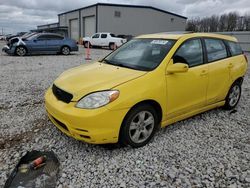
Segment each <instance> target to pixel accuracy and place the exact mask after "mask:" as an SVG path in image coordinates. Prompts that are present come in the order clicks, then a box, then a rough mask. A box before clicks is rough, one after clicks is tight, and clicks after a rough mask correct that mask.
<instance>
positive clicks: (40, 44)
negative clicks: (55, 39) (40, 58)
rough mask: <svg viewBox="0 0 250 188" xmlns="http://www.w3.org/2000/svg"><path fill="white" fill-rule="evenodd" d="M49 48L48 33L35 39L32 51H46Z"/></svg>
mask: <svg viewBox="0 0 250 188" xmlns="http://www.w3.org/2000/svg"><path fill="white" fill-rule="evenodd" d="M46 50H47V35H40V36H38V37H37V38H36V39H34V40H33V44H32V52H44V51H46Z"/></svg>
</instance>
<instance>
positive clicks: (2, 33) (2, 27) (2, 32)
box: [2, 27, 3, 35]
mask: <svg viewBox="0 0 250 188" xmlns="http://www.w3.org/2000/svg"><path fill="white" fill-rule="evenodd" d="M2 35H3V27H2Z"/></svg>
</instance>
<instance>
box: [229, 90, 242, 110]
mask: <svg viewBox="0 0 250 188" xmlns="http://www.w3.org/2000/svg"><path fill="white" fill-rule="evenodd" d="M239 98H240V86H238V85H235V86H234V87H233V88H232V91H231V93H230V94H229V104H230V106H235V105H236V104H237V102H238V100H239Z"/></svg>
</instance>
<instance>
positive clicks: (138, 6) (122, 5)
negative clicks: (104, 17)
mask: <svg viewBox="0 0 250 188" xmlns="http://www.w3.org/2000/svg"><path fill="white" fill-rule="evenodd" d="M95 6H115V7H129V8H148V9H152V10H156V11H159V12H163V13H166V14H171V15H173V16H177V17H180V18H183V19H188V18H187V17H185V16H182V15H179V14H176V13H173V12H169V11H166V10H162V9H159V8H156V7H152V6H146V5H127V4H112V3H96V4H93V5H89V6H86V7H82V8H78V9H74V10H70V11H67V12H63V13H60V14H58V16H61V15H63V14H67V13H71V12H75V11H80V10H84V9H87V8H91V7H95Z"/></svg>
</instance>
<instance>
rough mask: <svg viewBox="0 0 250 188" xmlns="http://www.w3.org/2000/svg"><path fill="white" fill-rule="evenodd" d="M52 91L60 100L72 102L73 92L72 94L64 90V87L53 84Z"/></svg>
mask: <svg viewBox="0 0 250 188" xmlns="http://www.w3.org/2000/svg"><path fill="white" fill-rule="evenodd" d="M52 91H53V94H54V95H55V97H56V98H57V99H58V100H60V101H63V102H65V103H70V101H71V99H72V98H73V95H72V94H70V93H68V92H66V91H63V90H62V89H60V88H58V87H56V85H55V84H53V86H52Z"/></svg>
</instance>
